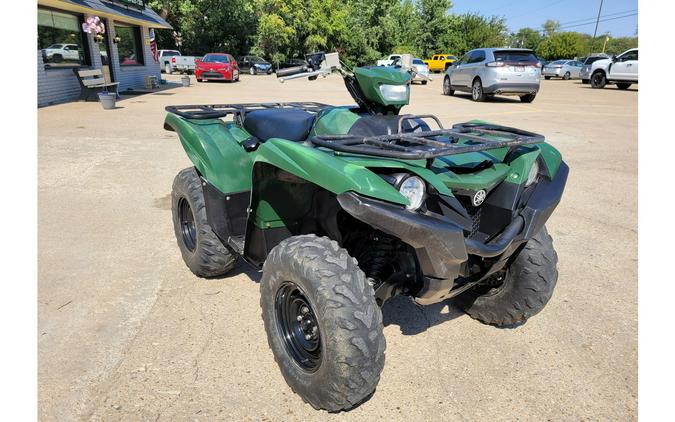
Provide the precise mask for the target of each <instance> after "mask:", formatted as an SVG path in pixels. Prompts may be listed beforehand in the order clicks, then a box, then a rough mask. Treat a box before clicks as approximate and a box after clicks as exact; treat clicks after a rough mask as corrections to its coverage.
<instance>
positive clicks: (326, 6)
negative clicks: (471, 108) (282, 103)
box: [148, 0, 638, 65]
mask: <svg viewBox="0 0 675 422" xmlns="http://www.w3.org/2000/svg"><path fill="white" fill-rule="evenodd" d="M148 5H149V6H150V7H152V8H153V9H154V10H156V11H157V12H158V13H159V14H160V16H162V17H163V18H164V19H166V20H167V21H168V22H169V23H170V24H171V25H172V26H173V27H174V29H175V30H177V31H180V32H181V33H182V36H183V47H182V48H181V51H182V52H183V54H192V55H202V54H205V53H208V52H228V53H230V54H233V55H235V56H241V55H244V54H248V53H249V52H251V53H253V54H256V55H260V56H263V57H265V58H267V59H268V60H270V61H272V62H273V63H278V62H280V61H282V60H285V59H289V58H298V57H303V56H304V55H305V54H306V53H311V52H314V51H320V50H323V51H327V52H330V51H338V52H340V57H341V59H342V60H343V61H345V62H346V63H347V64H348V65H364V64H373V63H374V62H375V61H376V60H378V59H382V58H384V57H386V56H387V55H389V54H391V53H410V54H413V55H414V56H415V57H421V58H428V57H430V56H431V55H432V54H434V53H448V54H454V55H456V56H459V55H462V54H464V53H466V52H467V51H469V50H471V49H474V48H480V47H505V46H511V47H523V48H530V49H533V50H534V51H535V52H536V53H537V54H538V55H539V56H541V57H544V58H547V59H560V58H572V57H579V56H585V55H587V54H588V53H589V52H590V51H591V50H593V52H601V51H602V47H603V44H604V42H605V36H604V35H602V36H599V37H598V38H596V40H595V41H594V42H593V44H592V43H591V41H592V40H591V38H592V37H591V36H590V35H587V34H579V33H575V32H561V31H560V28H561V26H560V23H559V22H558V21H555V20H551V19H549V20H547V21H546V22H545V23H544V25H542V29H541V30H537V29H533V28H522V29H520V30H518V31H517V32H515V33H512V34H510V35H509V34H508V32H507V26H506V22H505V21H504V19H503V18H501V17H497V16H491V17H487V16H481V15H478V14H473V13H467V14H460V15H458V14H453V13H450V12H451V11H452V1H450V0H150V1H149V2H148ZM156 34H157V38H158V43H159V47H160V48H165V49H174V48H176V46H175V42H174V38H173V35H172V31H170V30H157V31H156ZM637 42H638V40H637V37H623V38H610V39H609V40H608V41H607V45H606V49H605V51H606V52H607V53H608V54H618V53H621V52H623V51H625V50H627V49H629V48H632V47H636V46H637Z"/></svg>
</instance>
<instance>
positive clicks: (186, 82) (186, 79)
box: [180, 75, 190, 88]
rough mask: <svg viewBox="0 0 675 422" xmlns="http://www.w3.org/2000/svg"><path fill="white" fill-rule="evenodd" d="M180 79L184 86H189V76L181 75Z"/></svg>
mask: <svg viewBox="0 0 675 422" xmlns="http://www.w3.org/2000/svg"><path fill="white" fill-rule="evenodd" d="M180 81H181V83H182V84H183V86H184V87H186V88H187V87H188V86H190V77H189V76H188V75H184V76H181V78H180Z"/></svg>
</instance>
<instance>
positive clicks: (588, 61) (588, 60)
mask: <svg viewBox="0 0 675 422" xmlns="http://www.w3.org/2000/svg"><path fill="white" fill-rule="evenodd" d="M605 58H606V57H589V58H587V59H586V61H585V62H584V64H593V63H595V62H597V61H598V60H602V59H605Z"/></svg>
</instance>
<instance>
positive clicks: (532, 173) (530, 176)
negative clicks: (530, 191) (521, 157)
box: [525, 161, 539, 186]
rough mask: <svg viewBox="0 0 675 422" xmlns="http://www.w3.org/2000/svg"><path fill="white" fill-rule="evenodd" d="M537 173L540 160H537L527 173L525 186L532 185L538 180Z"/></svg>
mask: <svg viewBox="0 0 675 422" xmlns="http://www.w3.org/2000/svg"><path fill="white" fill-rule="evenodd" d="M537 175H539V162H538V161H535V162H534V164H532V168H531V169H530V173H529V174H528V175H527V181H525V186H530V185H531V184H532V183H534V182H535V181H536V180H537Z"/></svg>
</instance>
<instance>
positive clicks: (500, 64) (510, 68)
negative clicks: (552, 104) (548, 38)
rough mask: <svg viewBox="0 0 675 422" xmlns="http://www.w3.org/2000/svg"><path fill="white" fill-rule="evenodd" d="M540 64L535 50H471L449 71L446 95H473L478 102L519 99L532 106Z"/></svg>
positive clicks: (444, 86) (444, 80) (445, 83)
mask: <svg viewBox="0 0 675 422" xmlns="http://www.w3.org/2000/svg"><path fill="white" fill-rule="evenodd" d="M539 66H540V64H539V61H538V60H537V57H536V56H535V55H534V54H533V53H532V50H528V49H524V48H479V49H476V50H471V51H469V52H468V53H466V54H465V55H464V56H462V58H461V59H459V60H458V61H456V62H454V63H453V64H452V65H451V66H450V67H448V69H447V70H446V71H445V77H444V78H443V94H445V95H454V93H455V91H465V92H470V93H471V98H472V99H473V100H474V101H484V100H485V99H486V98H488V97H491V96H494V95H517V96H518V97H520V100H521V101H522V102H524V103H531V102H532V101H533V100H534V98H535V97H536V96H537V92H539V79H540V75H541V72H540V68H539Z"/></svg>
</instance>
